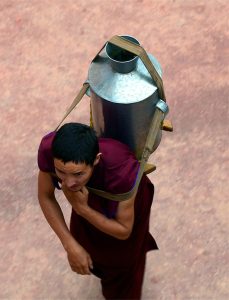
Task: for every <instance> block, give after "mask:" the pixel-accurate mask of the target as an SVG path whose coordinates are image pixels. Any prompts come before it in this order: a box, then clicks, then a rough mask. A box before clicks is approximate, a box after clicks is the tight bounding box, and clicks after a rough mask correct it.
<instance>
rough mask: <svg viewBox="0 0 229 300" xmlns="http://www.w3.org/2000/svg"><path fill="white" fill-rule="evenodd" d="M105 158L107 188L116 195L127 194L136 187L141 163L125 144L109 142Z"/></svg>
mask: <svg viewBox="0 0 229 300" xmlns="http://www.w3.org/2000/svg"><path fill="white" fill-rule="evenodd" d="M105 152H106V153H105V156H106V157H108V158H109V159H108V160H107V161H106V168H105V170H106V171H105V172H106V174H105V187H106V190H107V191H109V192H111V193H114V194H122V193H127V192H129V191H131V190H132V188H133V187H134V185H135V182H136V179H137V175H138V171H139V162H138V160H137V159H136V157H135V155H134V154H133V152H132V151H131V150H130V149H129V148H128V147H127V146H126V145H124V144H122V143H120V142H118V141H111V140H110V141H109V145H108V146H107V147H106V151H105Z"/></svg>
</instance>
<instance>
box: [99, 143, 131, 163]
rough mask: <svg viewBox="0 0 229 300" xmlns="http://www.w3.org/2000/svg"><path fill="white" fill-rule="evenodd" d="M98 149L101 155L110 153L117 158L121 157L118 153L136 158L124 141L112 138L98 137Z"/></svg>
mask: <svg viewBox="0 0 229 300" xmlns="http://www.w3.org/2000/svg"><path fill="white" fill-rule="evenodd" d="M98 141H99V150H100V152H101V153H102V154H103V155H109V157H110V156H111V155H112V156H114V157H115V158H117V159H118V160H119V159H121V158H122V156H121V157H120V155H123V156H124V157H125V158H126V157H131V158H133V159H134V160H136V157H135V155H134V153H133V151H132V150H131V149H130V148H129V147H128V146H127V145H126V144H124V143H122V142H120V141H118V140H115V139H112V138H99V139H98Z"/></svg>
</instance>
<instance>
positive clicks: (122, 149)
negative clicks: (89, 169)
mask: <svg viewBox="0 0 229 300" xmlns="http://www.w3.org/2000/svg"><path fill="white" fill-rule="evenodd" d="M53 138H54V133H50V134H48V135H47V136H45V137H44V138H43V139H42V141H41V144H40V147H39V151H38V165H39V168H40V170H42V171H44V172H55V169H54V164H53V158H52V154H51V144H52V140H53ZM99 148H100V152H101V153H102V155H101V159H100V161H99V164H98V165H96V167H95V169H94V171H93V175H92V177H91V179H90V181H89V183H88V186H90V187H93V188H98V189H102V190H105V191H107V192H111V193H114V194H117V193H125V192H128V191H129V190H131V189H132V188H133V186H134V184H135V181H136V177H137V173H138V170H139V163H138V161H137V160H136V158H135V156H134V154H133V153H132V152H131V151H130V150H129V148H128V147H127V146H126V145H124V144H122V143H120V142H118V141H115V140H113V139H105V138H100V139H99ZM53 183H54V185H55V186H56V187H57V188H58V182H57V180H56V179H55V178H54V177H53ZM153 193H154V187H153V185H152V183H151V182H150V180H149V179H148V177H146V176H145V175H143V178H142V180H141V182H140V185H139V188H138V192H137V195H136V199H135V209H134V211H135V218H134V225H133V230H132V233H131V235H130V237H129V238H128V239H126V240H119V239H117V238H114V237H112V236H110V235H108V234H106V233H103V232H102V231H100V230H98V229H97V228H96V227H94V226H93V225H91V224H90V223H89V222H88V221H87V220H85V219H84V218H83V217H81V216H79V215H77V213H75V212H74V211H73V210H72V215H71V221H70V231H71V233H72V235H73V236H74V237H75V239H76V240H77V241H78V242H79V243H80V244H81V245H82V246H83V247H84V248H85V249H86V250H87V252H88V253H89V254H90V256H91V258H92V261H93V267H94V268H93V270H92V273H94V274H95V275H96V276H98V277H100V278H101V283H102V290H103V295H104V297H105V298H106V299H140V296H141V287H142V282H143V276H144V269H145V257H146V252H147V251H149V250H154V249H158V248H157V244H156V242H155V240H154V238H153V237H152V235H151V234H150V233H149V218H150V208H151V204H152V201H153ZM88 205H89V206H90V207H92V208H93V209H95V210H96V211H98V212H100V213H102V214H104V215H105V216H106V217H107V218H115V214H116V211H117V207H118V202H116V201H112V200H107V199H104V198H101V197H99V196H96V195H94V194H92V193H89V199H88Z"/></svg>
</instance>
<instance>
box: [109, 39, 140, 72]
mask: <svg viewBox="0 0 229 300" xmlns="http://www.w3.org/2000/svg"><path fill="white" fill-rule="evenodd" d="M122 37H124V38H125V39H127V40H129V41H131V42H133V43H135V44H137V45H140V43H139V41H138V40H137V39H135V38H134V37H132V36H129V35H122ZM105 51H106V54H107V56H108V58H109V59H110V65H111V67H112V68H113V70H114V71H116V72H118V73H123V74H126V73H129V72H131V71H133V70H134V69H135V68H136V64H137V61H138V59H139V58H138V56H136V55H134V54H132V53H130V52H128V51H126V50H123V49H122V48H120V47H118V46H115V45H113V44H110V43H107V45H106V47H105Z"/></svg>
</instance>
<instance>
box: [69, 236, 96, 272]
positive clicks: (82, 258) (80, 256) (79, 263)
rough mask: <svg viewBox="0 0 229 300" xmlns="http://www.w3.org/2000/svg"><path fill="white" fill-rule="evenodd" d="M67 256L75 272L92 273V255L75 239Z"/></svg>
mask: <svg viewBox="0 0 229 300" xmlns="http://www.w3.org/2000/svg"><path fill="white" fill-rule="evenodd" d="M67 256H68V261H69V264H70V266H71V269H72V271H73V272H76V273H78V274H81V275H90V274H91V272H90V269H93V263H92V260H91V257H90V255H89V254H88V253H87V251H86V250H85V249H84V248H83V247H81V246H80V245H79V244H77V242H76V241H75V240H74V241H71V243H70V245H68V250H67Z"/></svg>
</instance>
